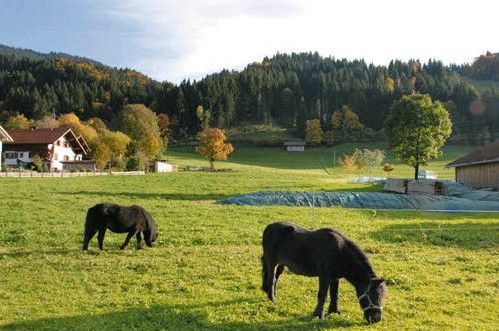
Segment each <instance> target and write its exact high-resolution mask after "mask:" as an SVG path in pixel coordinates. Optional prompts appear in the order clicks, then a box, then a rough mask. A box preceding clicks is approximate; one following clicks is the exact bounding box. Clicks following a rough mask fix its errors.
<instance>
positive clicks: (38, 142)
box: [2, 127, 90, 171]
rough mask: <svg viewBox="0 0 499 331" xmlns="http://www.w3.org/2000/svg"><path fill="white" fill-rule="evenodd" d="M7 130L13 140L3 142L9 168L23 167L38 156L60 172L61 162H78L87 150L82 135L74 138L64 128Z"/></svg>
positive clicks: (52, 169) (4, 155)
mask: <svg viewBox="0 0 499 331" xmlns="http://www.w3.org/2000/svg"><path fill="white" fill-rule="evenodd" d="M6 131H7V133H8V134H9V135H10V137H12V140H13V141H10V142H6V143H5V146H4V150H5V151H4V152H3V154H2V155H3V159H4V162H5V164H6V165H9V166H11V167H16V168H24V167H25V166H27V165H29V164H31V163H33V157H35V156H36V155H38V156H39V157H40V158H41V160H42V162H44V163H45V164H46V165H47V167H48V168H49V169H50V170H51V171H62V170H63V163H62V162H66V163H67V162H70V161H81V160H82V157H83V156H84V155H87V154H88V152H89V151H90V149H89V147H88V145H87V143H86V142H85V140H84V139H83V137H81V136H80V137H77V136H76V135H75V134H74V133H73V131H72V130H71V129H70V128H67V127H61V128H57V129H7V130H6Z"/></svg>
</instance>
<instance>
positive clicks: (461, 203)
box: [218, 182, 499, 212]
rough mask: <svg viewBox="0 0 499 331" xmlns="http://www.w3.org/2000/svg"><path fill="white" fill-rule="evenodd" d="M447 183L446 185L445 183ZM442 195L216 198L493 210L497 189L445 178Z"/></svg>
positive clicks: (326, 194)
mask: <svg viewBox="0 0 499 331" xmlns="http://www.w3.org/2000/svg"><path fill="white" fill-rule="evenodd" d="M446 185H447V186H446ZM444 190H445V191H446V192H447V195H446V196H442V195H438V196H433V195H424V194H410V195H408V194H393V193H385V192H301V191H266V192H256V193H250V194H242V195H237V196H233V197H230V198H226V199H223V200H220V201H218V203H219V204H223V205H224V204H235V205H245V206H304V207H306V206H315V207H331V206H342V207H347V208H368V209H417V210H439V211H497V212H499V192H490V191H475V190H472V189H470V188H467V187H466V186H464V185H461V184H456V183H451V182H445V183H444Z"/></svg>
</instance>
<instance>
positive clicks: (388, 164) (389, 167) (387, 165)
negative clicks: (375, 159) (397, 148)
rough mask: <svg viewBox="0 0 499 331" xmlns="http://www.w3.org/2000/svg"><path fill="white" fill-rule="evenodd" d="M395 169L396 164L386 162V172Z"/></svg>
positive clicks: (384, 167) (384, 169) (384, 168)
mask: <svg viewBox="0 0 499 331" xmlns="http://www.w3.org/2000/svg"><path fill="white" fill-rule="evenodd" d="M393 170H395V166H394V165H393V164H390V163H385V165H384V166H383V171H384V172H386V173H389V172H392V171H393Z"/></svg>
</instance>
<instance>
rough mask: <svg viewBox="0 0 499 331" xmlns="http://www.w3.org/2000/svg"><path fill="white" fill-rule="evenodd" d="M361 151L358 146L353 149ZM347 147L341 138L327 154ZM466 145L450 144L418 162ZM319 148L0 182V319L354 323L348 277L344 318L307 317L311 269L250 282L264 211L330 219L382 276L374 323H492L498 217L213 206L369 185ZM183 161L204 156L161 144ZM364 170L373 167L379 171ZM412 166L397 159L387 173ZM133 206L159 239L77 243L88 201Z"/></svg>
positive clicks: (311, 223)
mask: <svg viewBox="0 0 499 331" xmlns="http://www.w3.org/2000/svg"><path fill="white" fill-rule="evenodd" d="M359 147H361V146H359ZM351 148H352V146H339V147H338V148H337V154H340V155H341V153H344V152H347V150H349V149H351ZM464 152H465V150H464V149H460V148H448V149H447V151H446V154H445V155H444V157H443V158H442V159H440V160H437V161H435V162H432V163H431V164H430V165H429V166H428V167H427V168H428V169H432V170H436V171H437V173H438V174H439V176H440V177H441V178H452V177H453V170H452V169H446V168H444V165H445V164H446V163H448V162H450V161H452V160H453V159H455V158H457V157H459V156H460V155H462V154H463V153H464ZM328 154H330V151H329V150H312V151H309V152H307V153H303V154H301V153H286V152H284V151H281V150H278V149H244V150H239V151H236V153H234V155H232V156H231V157H230V158H229V161H228V162H224V163H220V164H219V166H220V167H223V168H230V169H232V170H234V171H233V172H219V173H207V172H179V173H172V174H148V175H146V176H144V177H140V176H138V177H82V178H55V179H51V178H44V179H42V178H26V179H18V178H0V188H1V190H0V263H1V264H0V266H1V269H0V284H1V285H0V326H3V327H7V328H13V329H16V328H18V329H33V330H35V329H36V330H38V329H87V330H89V329H110V330H115V329H127V330H130V329H211V330H224V329H225V330H241V329H243V330H248V329H253V330H261V329H298V330H310V329H334V328H338V327H348V328H351V329H365V328H366V326H365V324H364V321H363V318H362V312H361V310H360V308H359V305H358V302H357V300H356V298H355V294H354V292H353V289H352V287H351V286H350V285H348V284H347V283H346V282H342V285H341V294H340V309H341V310H342V314H341V315H339V316H337V315H335V316H330V317H328V318H327V319H326V320H324V321H318V320H311V319H310V318H309V317H308V316H309V314H310V313H311V312H312V310H313V308H314V305H315V300H316V291H317V279H313V278H305V277H301V276H295V275H291V274H289V273H286V274H285V275H283V277H282V278H281V280H280V284H279V285H280V287H279V291H278V299H277V301H276V302H275V303H271V302H268V301H267V299H266V297H265V295H264V294H263V293H262V292H261V290H260V282H261V279H260V264H259V257H260V255H261V248H260V240H261V232H262V230H263V228H264V227H265V225H266V224H268V223H270V222H273V221H276V220H287V221H292V222H295V223H299V224H301V225H303V226H305V227H308V228H319V227H323V226H332V227H335V228H337V229H339V230H340V231H342V232H344V233H345V234H347V235H348V236H350V237H351V238H352V239H354V240H355V241H356V242H358V243H359V244H360V245H361V246H362V247H363V248H364V249H365V250H366V251H367V252H368V254H369V256H370V258H371V260H372V262H373V264H374V266H375V268H376V270H377V271H378V273H379V274H380V275H381V276H383V277H385V278H386V279H387V281H388V283H389V300H388V302H387V304H386V308H385V315H384V320H383V321H382V322H381V323H380V324H377V325H374V326H370V327H369V329H376V330H377V329H379V330H402V329H425V330H426V329H434V330H463V329H465V330H495V329H496V326H497V325H498V324H499V323H498V322H499V320H498V319H499V318H498V316H497V307H498V300H497V294H498V292H497V291H498V287H499V278H498V276H497V275H498V271H499V270H498V265H499V264H498V263H497V253H498V250H497V247H498V246H497V238H498V233H499V231H498V230H499V220H498V217H497V214H495V215H494V214H437V213H424V212H401V211H399V212H388V211H373V210H355V209H344V208H314V209H313V210H311V209H310V208H303V207H241V206H221V205H217V204H215V203H214V201H216V200H218V199H222V198H225V197H228V196H231V195H234V194H240V193H247V192H254V191H261V190H320V191H335V190H372V189H378V188H377V187H372V186H370V185H368V184H351V183H349V181H348V179H349V178H351V177H355V176H358V175H360V174H347V173H345V172H343V171H342V170H340V169H333V173H334V175H327V174H326V173H325V172H324V171H323V170H322V164H321V161H320V156H321V155H328ZM169 158H170V161H172V162H174V163H178V164H180V165H181V166H187V165H207V161H205V160H203V159H201V158H200V157H198V156H197V155H196V154H194V153H192V152H191V151H190V150H187V149H177V150H173V151H170V153H169ZM373 175H375V176H382V175H384V174H383V172H382V170H380V169H377V170H376V171H375V172H374V173H373ZM411 175H412V169H411V168H410V167H407V166H402V165H396V170H395V171H394V172H393V173H392V174H391V176H397V177H399V176H400V177H401V176H408V177H410V176H411ZM103 201H109V202H116V203H121V204H132V203H136V204H140V205H142V206H144V207H145V208H146V209H148V210H149V211H150V212H151V214H152V215H153V216H154V218H155V220H156V223H157V225H158V227H159V229H160V232H161V235H160V237H159V241H158V245H157V247H155V248H152V249H151V248H146V249H144V250H141V251H136V250H135V249H134V248H133V246H134V240H132V242H131V245H130V247H129V248H128V249H127V250H125V251H120V250H119V249H118V247H119V245H120V244H121V243H122V242H123V240H124V235H120V234H113V233H108V234H107V235H106V241H105V244H106V246H107V248H106V250H105V251H104V252H100V251H98V250H97V245H96V241H95V239H94V240H93V241H92V242H91V246H90V251H89V252H87V253H84V252H82V251H81V247H80V246H81V239H82V230H83V222H84V218H85V214H86V210H87V209H88V207H90V206H92V205H93V204H95V203H98V202H103Z"/></svg>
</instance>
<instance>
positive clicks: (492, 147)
mask: <svg viewBox="0 0 499 331" xmlns="http://www.w3.org/2000/svg"><path fill="white" fill-rule="evenodd" d="M492 162H499V140H496V141H494V142H492V143H490V144H487V145H485V146H483V147H482V148H479V149H476V150H474V151H472V152H470V153H468V154H466V155H465V156H463V157H461V158H459V159H457V160H455V161H453V162H451V163H449V164H448V165H447V167H462V166H466V165H472V164H483V163H492Z"/></svg>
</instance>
